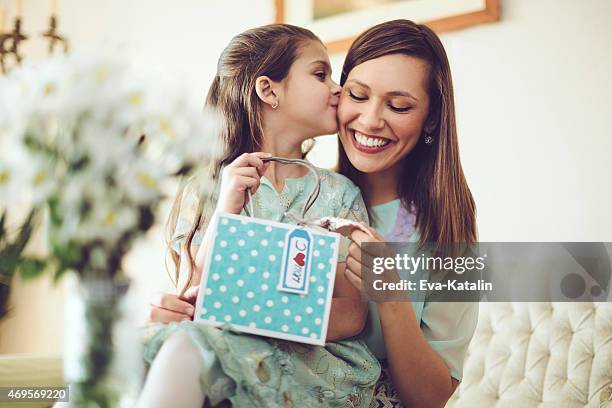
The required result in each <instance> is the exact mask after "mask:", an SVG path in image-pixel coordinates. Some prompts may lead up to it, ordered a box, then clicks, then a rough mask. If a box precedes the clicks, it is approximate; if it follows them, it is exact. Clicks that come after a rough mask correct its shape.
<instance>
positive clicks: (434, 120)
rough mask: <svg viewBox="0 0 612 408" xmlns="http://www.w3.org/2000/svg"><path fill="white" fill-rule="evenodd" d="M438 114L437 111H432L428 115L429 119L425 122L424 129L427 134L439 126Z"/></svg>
mask: <svg viewBox="0 0 612 408" xmlns="http://www.w3.org/2000/svg"><path fill="white" fill-rule="evenodd" d="M437 116H438V115H436V114H435V113H430V114H429V115H427V119H426V120H425V124H424V125H423V131H424V132H425V133H427V134H431V133H432V132H433V131H434V130H436V127H438V117H437Z"/></svg>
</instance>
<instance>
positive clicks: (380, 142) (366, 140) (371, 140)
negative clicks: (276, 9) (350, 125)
mask: <svg viewBox="0 0 612 408" xmlns="http://www.w3.org/2000/svg"><path fill="white" fill-rule="evenodd" d="M355 140H357V143H359V144H360V145H362V146H365V147H383V146H386V145H388V144H389V143H390V141H389V140H387V139H381V138H378V137H369V136H365V135H362V134H361V133H359V132H355Z"/></svg>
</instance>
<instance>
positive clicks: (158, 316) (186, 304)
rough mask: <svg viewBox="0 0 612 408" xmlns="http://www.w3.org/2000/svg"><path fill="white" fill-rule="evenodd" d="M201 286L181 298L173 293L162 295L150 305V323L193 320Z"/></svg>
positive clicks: (189, 290) (195, 287) (188, 290)
mask: <svg viewBox="0 0 612 408" xmlns="http://www.w3.org/2000/svg"><path fill="white" fill-rule="evenodd" d="M199 290H200V285H197V286H192V287H190V288H189V289H187V291H186V292H185V296H184V297H182V298H180V297H178V296H177V295H174V294H172V293H160V294H159V295H157V296H155V297H154V298H153V299H152V301H151V304H150V308H149V317H148V319H147V321H148V323H169V322H179V321H182V320H191V319H193V313H194V312H195V307H194V305H195V302H196V298H197V297H198V292H199Z"/></svg>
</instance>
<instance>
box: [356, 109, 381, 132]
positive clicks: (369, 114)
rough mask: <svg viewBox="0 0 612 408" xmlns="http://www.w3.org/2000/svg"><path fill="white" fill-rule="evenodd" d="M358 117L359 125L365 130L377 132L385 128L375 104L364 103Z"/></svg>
mask: <svg viewBox="0 0 612 408" xmlns="http://www.w3.org/2000/svg"><path fill="white" fill-rule="evenodd" d="M362 106H363V110H362V111H361V113H360V115H359V123H360V124H361V125H362V126H363V127H364V129H363V130H364V131H365V130H378V129H381V128H382V127H384V126H385V122H384V120H383V118H382V117H381V115H380V112H379V109H378V106H377V104H375V103H366V104H364V105H362Z"/></svg>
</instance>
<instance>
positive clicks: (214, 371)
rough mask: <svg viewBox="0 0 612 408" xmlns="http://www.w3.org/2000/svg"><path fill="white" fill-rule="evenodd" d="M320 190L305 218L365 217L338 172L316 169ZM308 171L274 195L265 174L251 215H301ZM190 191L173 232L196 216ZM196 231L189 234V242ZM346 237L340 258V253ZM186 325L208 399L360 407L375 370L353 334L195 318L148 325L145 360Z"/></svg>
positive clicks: (282, 218) (309, 185)
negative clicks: (303, 340) (293, 331)
mask: <svg viewBox="0 0 612 408" xmlns="http://www.w3.org/2000/svg"><path fill="white" fill-rule="evenodd" d="M319 175H320V177H321V191H320V194H319V197H318V199H317V200H316V202H315V204H314V205H313V206H312V207H311V209H310V210H309V211H308V213H307V214H306V218H307V219H318V218H321V217H324V216H336V217H341V218H346V219H351V220H355V221H360V222H365V223H367V222H368V219H367V211H366V209H365V205H364V203H363V199H362V197H361V194H360V192H359V190H358V189H357V187H355V185H354V184H353V183H352V182H351V181H349V180H348V179H347V178H345V177H344V176H341V175H339V174H336V173H334V172H331V171H329V170H324V169H319ZM314 182H315V178H314V176H313V175H312V174H308V175H306V176H304V177H301V178H296V179H287V180H286V182H285V186H284V188H283V190H282V191H281V192H280V193H279V192H277V191H276V190H275V188H274V187H273V186H272V184H271V183H270V182H269V181H268V180H267V179H266V178H265V177H264V178H262V183H261V186H260V187H259V189H258V190H257V193H256V194H255V195H254V196H253V200H254V201H253V203H254V207H255V208H254V210H255V216H256V217H258V218H265V219H269V220H274V221H279V222H288V223H289V222H290V219H291V218H290V217H288V215H287V213H293V214H294V215H295V216H299V215H300V214H301V211H302V208H303V206H304V203H305V202H306V200H307V198H308V195H309V194H310V192H311V191H312V189H313V187H314ZM194 203H195V197H191V198H190V197H189V196H187V197H186V199H185V200H184V201H183V205H182V206H181V215H180V217H179V222H178V225H177V232H176V234H184V232H185V231H187V230H188V229H189V227H190V226H191V222H192V220H193V217H194V216H195V210H194V207H195V204H194ZM200 242H201V235H200V234H197V235H196V236H195V237H194V241H193V243H194V244H196V245H197V244H199V243H200ZM346 247H347V246H346V242H345V245H341V250H340V259H339V261H340V262H342V261H344V260H345V259H346ZM181 329H183V330H186V331H187V332H188V333H189V334H190V337H191V339H192V340H193V341H194V343H195V344H196V346H197V348H198V349H199V351H200V356H199V358H201V359H202V363H203V367H204V370H203V372H202V374H201V384H202V387H203V390H204V393H205V394H206V396H207V398H208V399H209V401H210V402H211V404H213V405H216V404H218V403H219V402H221V401H223V400H225V399H228V400H229V401H230V402H231V403H232V406H233V407H238V408H242V407H249V408H250V407H262V408H263V407H266V408H275V407H296V408H297V407H299V408H302V407H303V408H309V407H367V406H368V405H369V403H370V401H371V398H372V394H373V390H374V386H375V384H376V381H377V380H378V378H379V376H380V370H381V369H380V364H379V362H378V360H377V359H376V357H374V355H373V354H372V353H370V351H369V350H368V348H367V346H366V344H365V342H364V341H362V340H360V339H357V338H352V339H346V340H342V341H337V342H333V343H327V344H326V345H325V346H324V347H320V346H311V345H304V344H300V343H294V342H290V341H284V340H278V339H271V338H266V337H261V336H254V335H250V334H241V333H237V332H233V331H231V330H229V329H228V328H227V327H226V328H224V329H219V328H215V327H211V326H206V325H204V324H201V323H195V322H190V321H188V322H181V323H171V324H169V325H160V324H157V325H153V326H150V327H149V328H148V330H149V331H152V332H153V334H152V335H151V336H149V339H148V341H146V344H145V360H146V361H147V362H149V363H151V362H153V359H154V358H155V356H156V354H157V352H158V351H159V349H160V348H161V346H162V345H163V342H164V341H165V340H166V339H167V338H168V337H169V336H170V335H171V334H172V333H174V332H175V331H176V330H181Z"/></svg>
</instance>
